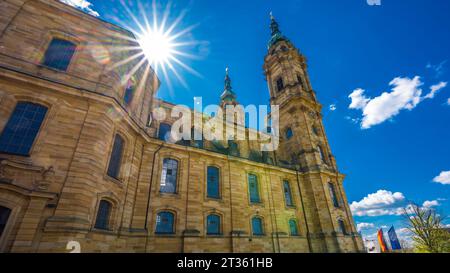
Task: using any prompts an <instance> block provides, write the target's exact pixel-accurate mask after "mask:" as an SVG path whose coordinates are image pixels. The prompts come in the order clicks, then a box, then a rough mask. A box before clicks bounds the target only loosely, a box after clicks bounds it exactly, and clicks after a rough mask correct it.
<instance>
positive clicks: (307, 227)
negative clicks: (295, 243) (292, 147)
mask: <svg viewBox="0 0 450 273" xmlns="http://www.w3.org/2000/svg"><path fill="white" fill-rule="evenodd" d="M295 172H296V174H297V187H298V192H299V193H300V202H301V203H302V211H303V217H304V218H305V225H306V241H307V242H308V248H309V253H313V249H312V245H311V241H310V233H309V226H308V219H307V218H306V212H305V203H304V202H303V194H302V190H301V188H300V179H299V178H298V177H299V175H300V174H299V171H298V169H297V168H295Z"/></svg>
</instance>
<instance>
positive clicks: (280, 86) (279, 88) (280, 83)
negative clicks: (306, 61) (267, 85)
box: [277, 77, 284, 92]
mask: <svg viewBox="0 0 450 273" xmlns="http://www.w3.org/2000/svg"><path fill="white" fill-rule="evenodd" d="M283 89H284V83H283V78H281V77H280V78H278V79H277V91H278V92H281V91H282V90H283Z"/></svg>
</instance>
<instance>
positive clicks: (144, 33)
mask: <svg viewBox="0 0 450 273" xmlns="http://www.w3.org/2000/svg"><path fill="white" fill-rule="evenodd" d="M120 3H121V5H122V7H123V11H125V14H126V15H128V19H125V18H124V17H122V16H121V17H120V18H115V21H117V22H119V23H120V24H121V25H122V26H124V27H125V28H127V29H129V30H131V32H132V33H133V34H134V36H135V39H131V38H130V37H127V36H126V35H119V36H120V38H123V39H125V40H128V41H130V42H131V43H134V42H136V46H133V45H121V46H117V47H116V48H115V49H114V51H118V52H124V51H128V52H131V53H132V55H131V56H129V57H126V58H124V59H122V60H120V61H117V62H115V63H113V64H112V65H111V66H110V69H114V68H118V67H122V66H126V65H128V64H129V63H130V62H135V61H136V60H138V64H136V65H135V66H134V68H133V69H132V70H131V71H130V72H129V73H127V75H126V76H125V77H124V79H123V83H126V82H127V81H128V80H129V78H130V77H132V75H133V74H134V73H136V71H138V70H139V69H140V67H141V66H143V65H145V66H147V68H146V70H147V71H150V70H153V71H154V72H155V74H156V75H158V77H160V76H162V77H163V78H164V81H163V82H164V83H165V84H167V86H168V88H169V91H170V92H171V93H172V92H173V88H172V82H171V77H170V76H169V74H172V75H173V76H175V78H176V79H177V80H178V82H180V83H181V84H182V85H183V86H184V87H185V88H187V89H188V86H187V83H186V81H185V80H184V78H183V77H182V74H181V73H180V70H186V71H187V72H189V73H190V74H193V75H195V76H197V77H202V75H201V74H200V73H198V72H197V71H196V70H194V69H193V68H192V67H191V66H189V65H188V64H186V63H185V62H184V60H183V58H188V59H199V56H197V55H195V54H191V53H189V52H188V49H187V47H189V46H197V45H204V44H207V42H205V41H196V40H193V38H192V35H191V31H192V30H193V29H194V28H195V27H197V25H198V24H194V25H191V26H188V27H186V28H183V29H181V30H178V28H179V26H180V22H181V21H182V20H183V18H184V17H185V16H186V14H187V10H186V9H185V10H182V11H181V13H180V14H179V16H178V17H176V19H175V20H174V21H173V22H172V23H171V24H169V18H170V11H171V8H172V2H171V1H168V2H167V4H166V7H165V10H164V12H163V13H162V16H159V15H158V11H157V10H158V6H160V5H157V3H156V0H153V2H152V5H151V7H150V6H148V5H143V4H142V3H141V1H137V5H135V4H133V5H131V4H129V5H127V3H126V2H125V1H124V0H120ZM132 9H133V10H132ZM122 15H124V14H122ZM130 19H131V20H130ZM149 19H152V20H149ZM150 67H151V68H150ZM145 76H147V75H145ZM171 95H173V94H171Z"/></svg>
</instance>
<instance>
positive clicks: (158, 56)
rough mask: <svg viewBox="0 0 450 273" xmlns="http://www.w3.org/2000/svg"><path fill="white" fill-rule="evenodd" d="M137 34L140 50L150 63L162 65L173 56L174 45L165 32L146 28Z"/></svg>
mask: <svg viewBox="0 0 450 273" xmlns="http://www.w3.org/2000/svg"><path fill="white" fill-rule="evenodd" d="M137 36H138V37H137V40H138V42H139V45H140V47H141V50H142V52H144V55H145V57H146V58H147V60H148V61H149V62H150V63H152V64H158V65H163V64H167V63H168V62H169V60H170V59H172V58H173V50H174V48H175V45H174V44H173V43H172V42H171V39H170V37H169V36H168V35H167V34H164V33H163V32H162V31H155V30H152V29H148V30H147V31H145V32H143V33H142V34H138V35H137Z"/></svg>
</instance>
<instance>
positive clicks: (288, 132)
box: [286, 128, 294, 139]
mask: <svg viewBox="0 0 450 273" xmlns="http://www.w3.org/2000/svg"><path fill="white" fill-rule="evenodd" d="M293 136H294V133H293V132H292V128H287V129H286V139H291V138H292V137H293Z"/></svg>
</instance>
